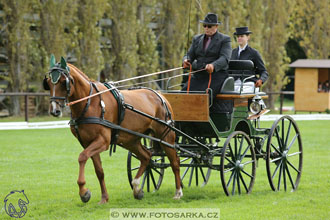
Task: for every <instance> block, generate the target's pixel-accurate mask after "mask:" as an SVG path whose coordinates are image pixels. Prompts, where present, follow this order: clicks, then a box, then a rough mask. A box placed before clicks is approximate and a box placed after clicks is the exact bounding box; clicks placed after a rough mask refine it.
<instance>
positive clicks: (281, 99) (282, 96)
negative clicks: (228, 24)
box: [280, 92, 284, 115]
mask: <svg viewBox="0 0 330 220" xmlns="http://www.w3.org/2000/svg"><path fill="white" fill-rule="evenodd" d="M283 99H284V94H283V93H282V92H281V95H280V115H282V108H283Z"/></svg>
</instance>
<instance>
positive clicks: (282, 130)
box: [281, 120, 285, 150]
mask: <svg viewBox="0 0 330 220" xmlns="http://www.w3.org/2000/svg"><path fill="white" fill-rule="evenodd" d="M281 133H282V141H283V140H284V120H282V129H281ZM283 144H284V143H283ZM284 146H285V145H284ZM283 150H285V149H283Z"/></svg>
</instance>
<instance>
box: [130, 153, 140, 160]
mask: <svg viewBox="0 0 330 220" xmlns="http://www.w3.org/2000/svg"><path fill="white" fill-rule="evenodd" d="M131 155H132V157H134V158H136V159H138V160H139V158H137V156H135V154H131Z"/></svg>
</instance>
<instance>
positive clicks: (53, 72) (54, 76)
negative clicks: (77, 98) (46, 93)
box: [43, 63, 74, 108]
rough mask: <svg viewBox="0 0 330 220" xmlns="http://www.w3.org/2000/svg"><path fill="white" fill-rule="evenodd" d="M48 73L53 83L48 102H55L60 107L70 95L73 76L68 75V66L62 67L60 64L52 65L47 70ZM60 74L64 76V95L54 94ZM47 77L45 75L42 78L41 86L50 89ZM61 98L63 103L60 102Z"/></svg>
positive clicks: (63, 105)
mask: <svg viewBox="0 0 330 220" xmlns="http://www.w3.org/2000/svg"><path fill="white" fill-rule="evenodd" d="M48 75H49V77H50V79H51V83H52V84H53V85H54V89H53V94H51V97H50V102H51V103H52V102H55V103H56V104H58V105H59V106H60V107H61V108H63V107H65V104H66V103H67V102H68V97H69V95H70V92H71V83H70V81H71V82H72V84H74V80H73V78H72V77H71V76H70V68H69V67H66V68H62V67H61V66H60V64H59V63H58V64H56V65H55V66H54V67H52V68H51V69H50V71H49V72H48ZM61 76H64V77H65V88H66V95H65V96H56V95H55V86H56V84H57V83H58V81H59V80H60V78H61ZM47 80H48V78H47V77H46V76H45V78H44V80H43V87H44V89H45V90H50V87H49V85H48V83H47ZM61 100H63V101H64V104H62V103H61V102H60V101H61Z"/></svg>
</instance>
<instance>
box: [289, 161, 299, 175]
mask: <svg viewBox="0 0 330 220" xmlns="http://www.w3.org/2000/svg"><path fill="white" fill-rule="evenodd" d="M287 162H288V164H289V165H290V167H292V169H294V170H295V171H296V172H297V173H300V171H299V170H298V169H297V168H296V167H295V166H294V165H293V164H292V163H291V162H290V161H288V160H287Z"/></svg>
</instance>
